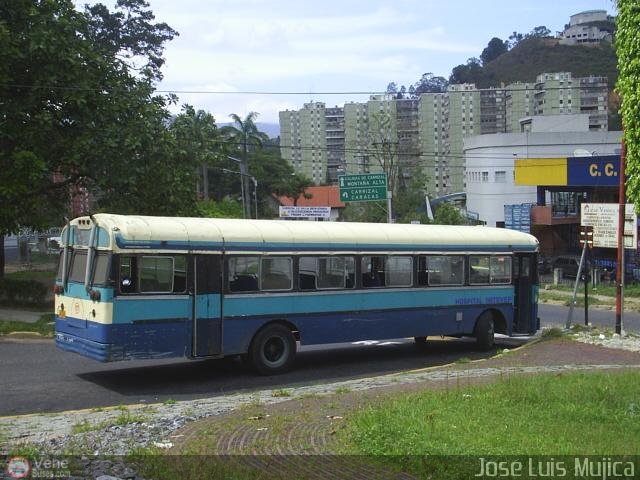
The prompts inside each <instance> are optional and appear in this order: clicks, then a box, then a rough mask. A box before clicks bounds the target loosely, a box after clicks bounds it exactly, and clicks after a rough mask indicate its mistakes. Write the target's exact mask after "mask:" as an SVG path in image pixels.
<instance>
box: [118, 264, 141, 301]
mask: <svg viewBox="0 0 640 480" xmlns="http://www.w3.org/2000/svg"><path fill="white" fill-rule="evenodd" d="M137 260H138V259H137V258H136V257H125V256H122V257H120V274H119V275H118V283H119V285H120V293H136V291H137V290H138V268H137V264H138V261H137Z"/></svg>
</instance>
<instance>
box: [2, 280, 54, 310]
mask: <svg viewBox="0 0 640 480" xmlns="http://www.w3.org/2000/svg"><path fill="white" fill-rule="evenodd" d="M47 291H48V289H47V287H46V285H44V284H43V283H40V282H38V281H35V280H15V279H11V278H4V279H0V301H1V302H3V303H7V304H12V305H42V304H44V302H45V298H46V296H47Z"/></svg>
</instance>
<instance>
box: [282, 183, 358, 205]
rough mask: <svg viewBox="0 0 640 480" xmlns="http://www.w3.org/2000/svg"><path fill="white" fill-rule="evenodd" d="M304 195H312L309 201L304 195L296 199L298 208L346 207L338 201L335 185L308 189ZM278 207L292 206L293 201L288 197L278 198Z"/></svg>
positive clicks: (337, 191)
mask: <svg viewBox="0 0 640 480" xmlns="http://www.w3.org/2000/svg"><path fill="white" fill-rule="evenodd" d="M305 193H308V194H310V195H312V197H311V198H310V199H306V198H304V195H300V196H299V197H298V204H297V206H298V207H332V208H344V207H345V206H346V205H345V204H344V203H342V202H341V201H340V189H339V188H338V186H337V185H329V186H326V187H309V188H307V189H306V190H305ZM278 201H279V202H280V205H282V206H285V207H290V206H293V199H292V198H289V197H278Z"/></svg>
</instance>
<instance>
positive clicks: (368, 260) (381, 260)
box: [361, 256, 385, 288]
mask: <svg viewBox="0 0 640 480" xmlns="http://www.w3.org/2000/svg"><path fill="white" fill-rule="evenodd" d="M361 261H362V286H363V287H368V288H371V287H384V286H385V269H384V267H385V257H383V256H377V257H369V256H365V257H362V259H361Z"/></svg>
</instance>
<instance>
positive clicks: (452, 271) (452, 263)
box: [427, 255, 464, 285]
mask: <svg viewBox="0 0 640 480" xmlns="http://www.w3.org/2000/svg"><path fill="white" fill-rule="evenodd" d="M427 271H428V273H427V276H428V280H429V285H462V284H463V283H464V257H462V256H459V255H443V256H432V257H427Z"/></svg>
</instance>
